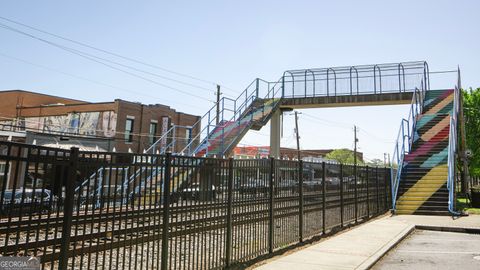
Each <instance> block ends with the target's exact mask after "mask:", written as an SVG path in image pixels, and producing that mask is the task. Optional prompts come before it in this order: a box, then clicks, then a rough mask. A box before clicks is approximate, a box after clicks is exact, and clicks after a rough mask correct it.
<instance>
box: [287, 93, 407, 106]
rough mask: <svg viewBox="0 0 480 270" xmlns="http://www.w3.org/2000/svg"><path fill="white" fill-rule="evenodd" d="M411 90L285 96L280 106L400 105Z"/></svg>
mask: <svg viewBox="0 0 480 270" xmlns="http://www.w3.org/2000/svg"><path fill="white" fill-rule="evenodd" d="M412 97H413V93H412V92H396V93H377V94H364V95H362V94H360V95H357V94H355V95H342V96H329V97H327V96H318V97H285V98H284V99H283V102H282V104H281V105H280V108H282V109H304V108H328V107H348V106H374V105H400V104H410V103H411V101H412Z"/></svg>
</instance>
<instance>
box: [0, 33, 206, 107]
mask: <svg viewBox="0 0 480 270" xmlns="http://www.w3.org/2000/svg"><path fill="white" fill-rule="evenodd" d="M0 27H2V28H4V29H7V30H10V31H13V32H16V33H19V34H22V35H25V36H27V37H30V38H33V39H36V40H39V41H41V42H44V43H47V44H49V45H51V46H54V47H57V48H59V49H62V50H64V51H67V52H70V53H72V54H75V55H78V56H80V57H83V58H85V59H88V60H90V61H93V62H96V63H99V64H102V65H104V66H107V67H109V68H111V69H114V70H117V71H120V72H123V73H125V74H128V75H130V76H133V77H137V78H140V79H143V80H145V81H148V82H151V83H153V84H157V85H159V86H162V87H165V88H168V89H171V90H174V91H177V92H180V93H183V94H185V95H189V96H192V97H196V98H199V99H202V100H206V101H209V102H214V101H213V100H209V99H206V98H204V97H202V96H199V95H195V94H191V93H189V92H187V91H184V90H181V89H178V88H175V87H171V86H169V85H166V84H163V83H160V82H157V81H155V80H152V79H149V78H147V77H144V76H141V75H138V74H135V73H132V72H130V71H126V70H123V69H121V68H118V67H115V66H112V65H110V64H108V63H105V62H102V61H101V60H103V61H106V62H110V63H114V64H116V65H120V66H123V67H127V68H130V69H133V70H136V71H140V72H142V71H141V70H139V69H136V68H132V67H129V66H126V65H123V64H120V63H117V62H115V61H111V60H108V59H104V58H102V57H98V56H95V55H91V54H89V53H85V52H82V51H79V50H76V49H73V48H69V47H66V46H63V45H60V44H57V43H55V42H51V41H49V40H46V39H43V38H40V37H37V36H35V35H32V34H29V33H26V32H23V31H21V30H18V29H15V28H12V27H10V26H8V25H4V24H2V23H0ZM95 58H97V59H100V60H97V59H95ZM144 73H147V74H148V73H149V72H144ZM152 74H153V73H152Z"/></svg>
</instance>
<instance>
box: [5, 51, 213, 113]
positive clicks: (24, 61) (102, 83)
mask: <svg viewBox="0 0 480 270" xmlns="http://www.w3.org/2000/svg"><path fill="white" fill-rule="evenodd" d="M0 56H3V57H5V58H8V59H12V60H15V61H18V62H21V63H25V64H28V65H32V66H35V67H38V68H43V69H45V70H48V71H51V72H57V73H60V74H62V75H65V76H70V77H73V78H76V79H79V80H84V81H87V82H90V83H94V84H98V85H102V86H106V87H109V88H112V89H116V90H120V91H123V92H127V93H131V94H132V93H133V94H136V95H141V96H144V97H149V98H154V99H157V100H162V101H165V99H163V98H162V99H160V98H158V97H157V96H152V95H148V94H145V93H142V92H136V91H134V90H131V89H126V88H122V87H118V86H115V85H111V84H108V83H105V82H102V81H98V80H93V79H89V78H86V77H83V76H79V75H75V74H72V73H68V72H65V71H62V70H58V69H55V68H51V67H48V66H45V65H40V64H36V63H33V62H30V61H27V60H25V59H21V58H18V57H14V56H10V55H7V54H4V53H2V52H0ZM167 101H172V100H168V99H167ZM175 102H176V103H178V104H181V105H185V106H189V107H194V108H197V109H202V110H203V109H204V108H201V107H198V106H195V105H191V104H186V103H182V102H178V101H176V100H175Z"/></svg>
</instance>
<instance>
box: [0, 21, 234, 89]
mask: <svg viewBox="0 0 480 270" xmlns="http://www.w3.org/2000/svg"><path fill="white" fill-rule="evenodd" d="M0 19H2V20H4V21H8V22H10V23H14V24H17V25H21V26H23V27H26V28H29V29H32V30H35V31H38V32H41V33H43V34H47V35H50V36H53V37H56V38H59V39H62V40H65V41H68V42H71V43H74V44H77V45H80V46H83V47H86V48H90V49H92V50H96V51H99V52H102V53H105V54H109V55H112V56H115V57H118V58H121V59H124V60H127V61H130V62H134V63H137V64H141V65H144V66H148V67H151V68H155V69H158V70H162V71H164V72H168V73H171V74H175V75H177V76H181V77H184V78H189V79H192V80H196V81H199V82H203V83H207V84H211V85H218V84H219V83H216V82H213V81H209V80H205V79H201V78H198V77H195V76H192V75H188V74H185V73H181V72H177V71H173V70H171V69H167V68H164V67H160V66H157V65H153V64H149V63H146V62H144V61H140V60H138V59H134V58H131V57H127V56H123V55H120V54H118V53H114V52H111V51H108V50H105V49H101V48H98V47H95V46H92V45H89V44H86V43H83V42H80V41H77V40H73V39H70V38H67V37H63V36H60V35H58V34H54V33H52V32H48V31H46V30H42V29H39V28H37V27H33V26H31V25H27V24H25V23H21V22H18V21H14V20H12V19H8V18H5V17H2V16H0ZM164 78H165V79H167V80H173V81H177V80H175V79H171V78H168V77H164ZM177 82H178V81H177ZM219 85H221V84H219ZM191 86H193V87H198V88H201V89H207V88H204V87H200V86H195V85H191ZM221 86H223V87H224V88H226V89H230V90H232V92H234V93H237V91H235V90H233V89H231V88H228V87H226V86H224V85H221ZM207 90H210V89H207Z"/></svg>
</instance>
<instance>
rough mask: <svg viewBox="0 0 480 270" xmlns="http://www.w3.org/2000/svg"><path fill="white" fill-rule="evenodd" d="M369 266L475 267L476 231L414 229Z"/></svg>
mask: <svg viewBox="0 0 480 270" xmlns="http://www.w3.org/2000/svg"><path fill="white" fill-rule="evenodd" d="M372 269H374V270H378V269H389V270H390V269H392V270H400V269H421V270H430V269H432V270H441V269H455V270H460V269H462V270H470V269H472V270H473V269H474V270H478V269H480V235H478V234H466V233H454V232H437V231H424V230H417V231H415V232H414V233H413V234H412V235H411V236H409V237H408V238H407V239H405V240H404V241H403V242H401V243H400V244H399V245H398V246H397V247H396V248H395V249H393V250H392V251H390V252H389V253H388V254H387V255H385V257H384V258H383V259H381V260H380V261H379V262H378V263H377V264H376V265H375V266H374V267H373V268H372Z"/></svg>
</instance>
